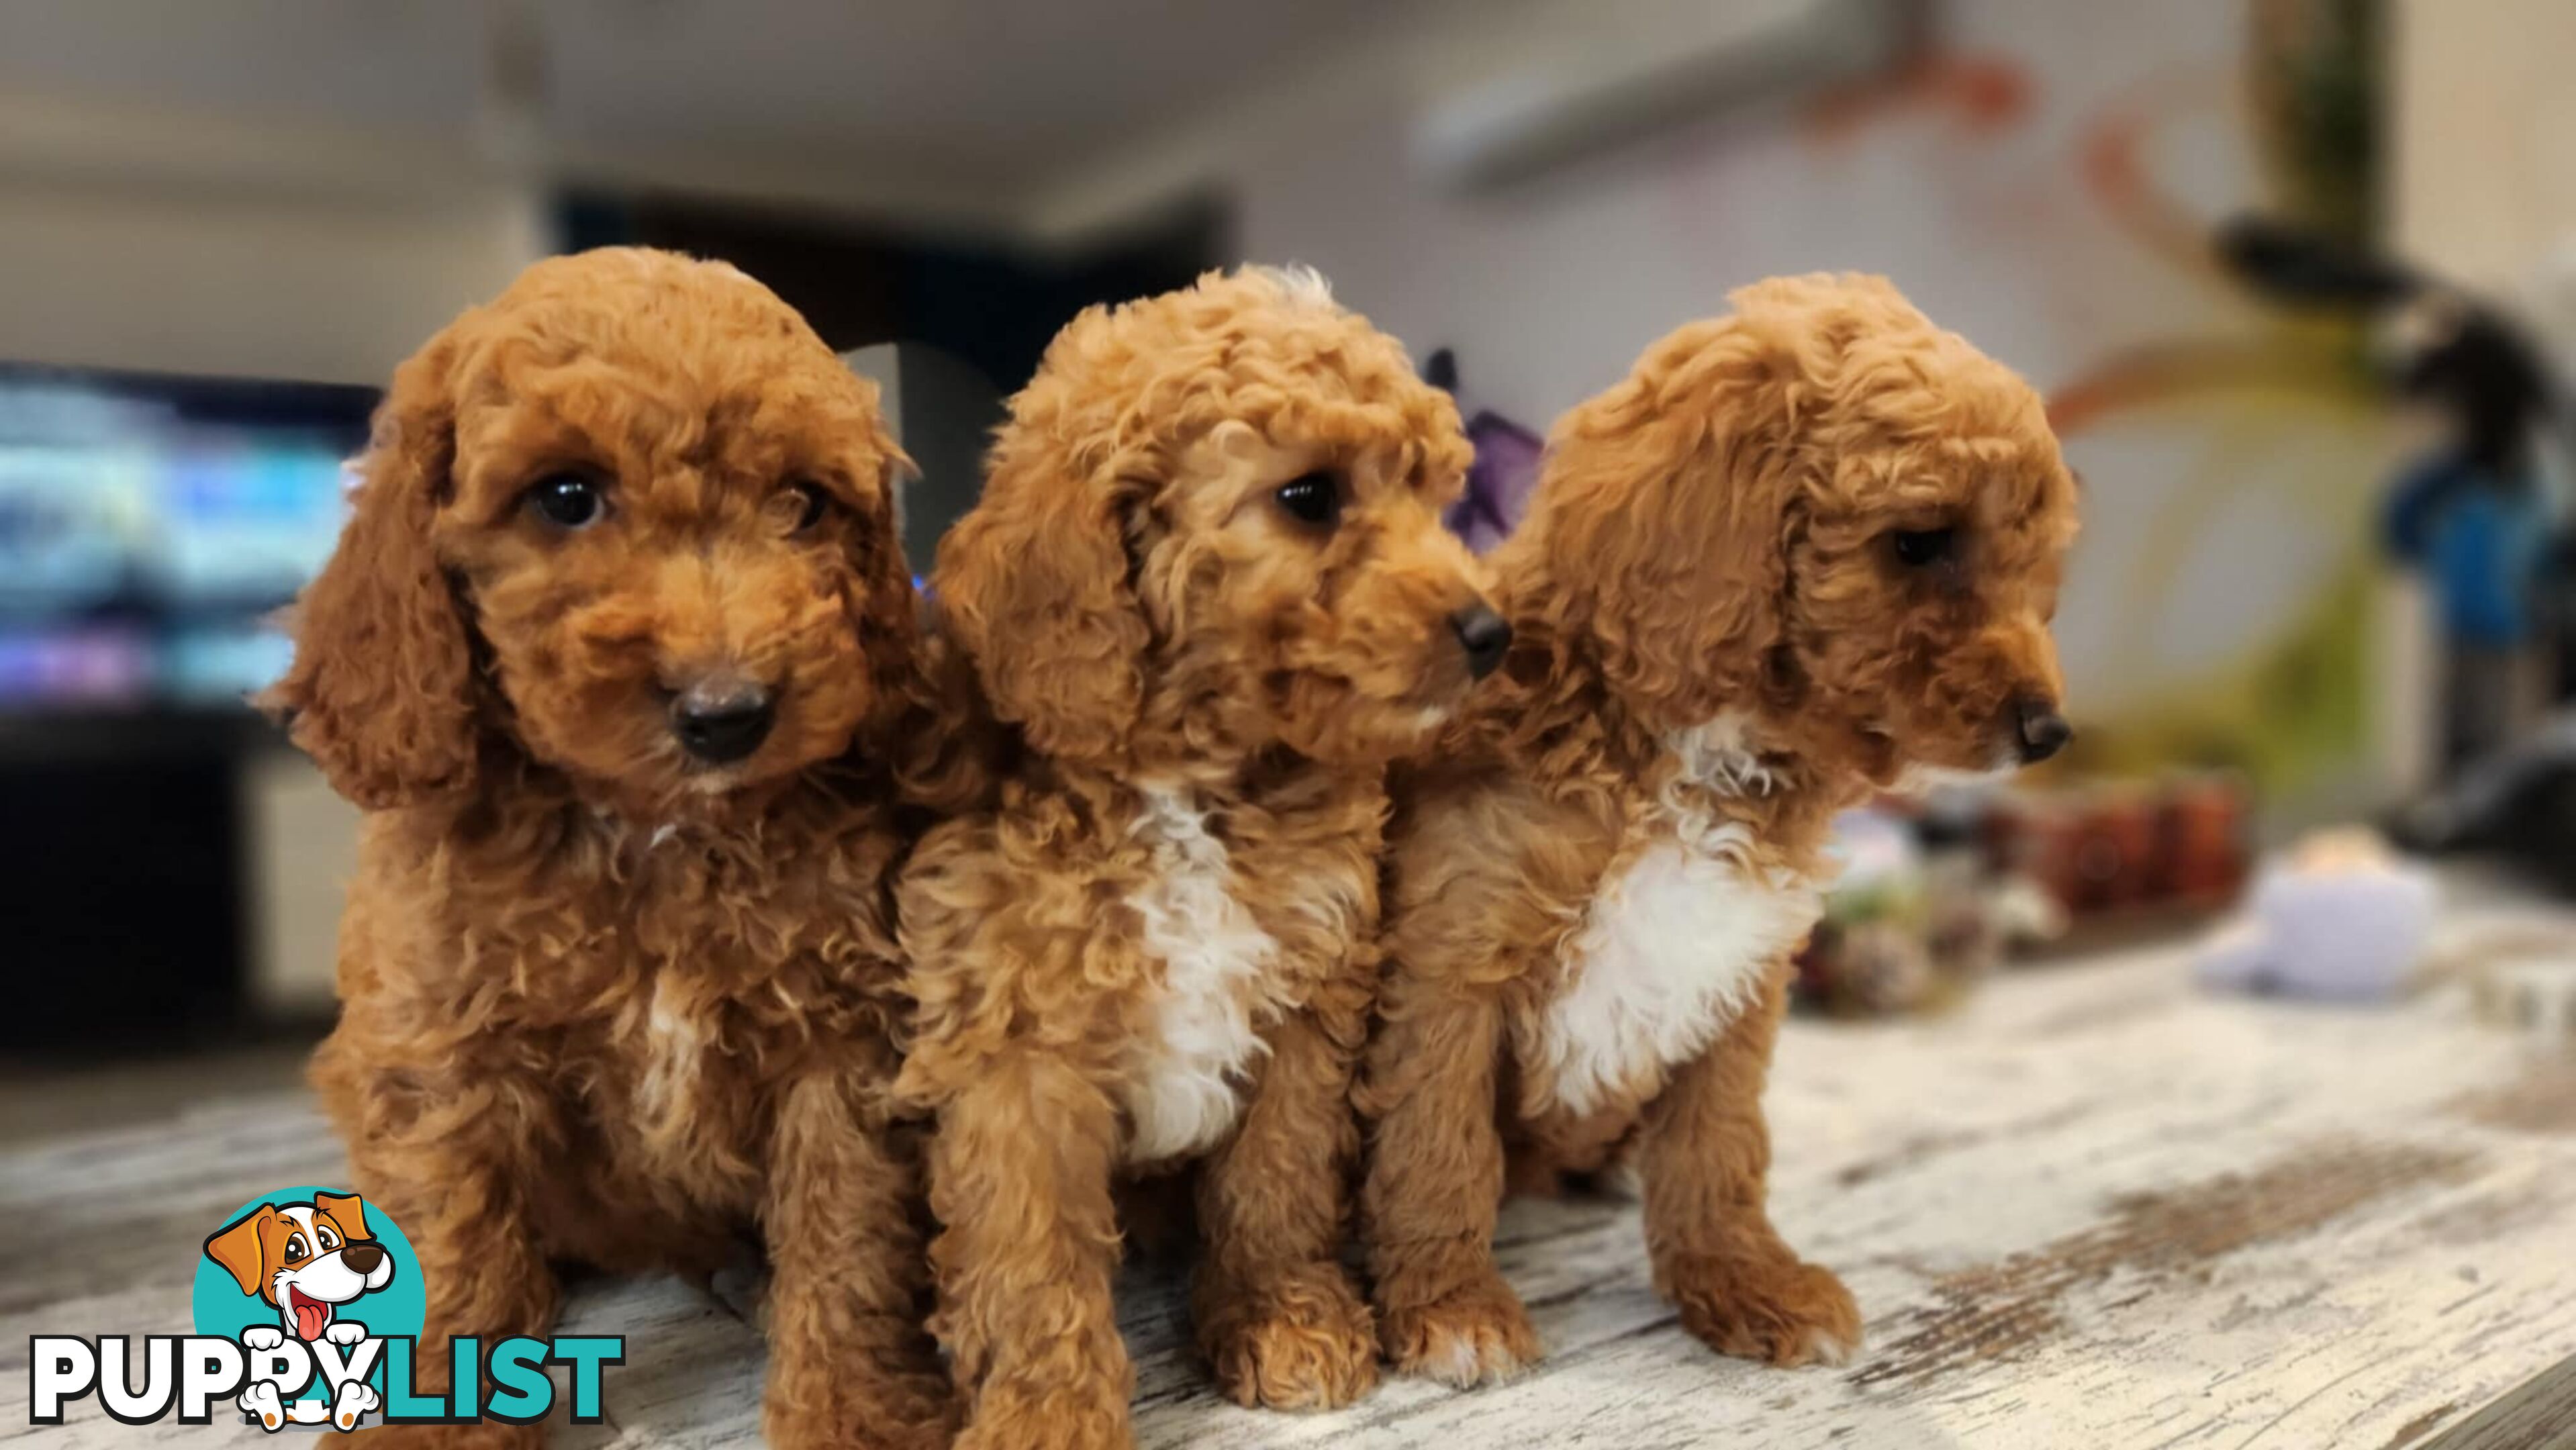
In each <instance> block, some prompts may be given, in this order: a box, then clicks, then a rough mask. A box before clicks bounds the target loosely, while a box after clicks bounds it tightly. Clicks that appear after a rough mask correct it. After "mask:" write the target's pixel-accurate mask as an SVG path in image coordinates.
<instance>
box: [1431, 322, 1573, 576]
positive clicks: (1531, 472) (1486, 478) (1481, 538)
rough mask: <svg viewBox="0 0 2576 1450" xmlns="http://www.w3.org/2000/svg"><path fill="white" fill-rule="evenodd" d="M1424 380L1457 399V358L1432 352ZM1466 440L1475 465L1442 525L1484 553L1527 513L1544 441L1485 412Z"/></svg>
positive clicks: (1476, 419) (1474, 421) (1471, 426)
mask: <svg viewBox="0 0 2576 1450" xmlns="http://www.w3.org/2000/svg"><path fill="white" fill-rule="evenodd" d="M1422 378H1423V381H1425V382H1427V383H1429V384H1431V386H1433V387H1435V388H1438V389H1440V390H1441V391H1443V392H1445V393H1448V394H1449V395H1450V396H1452V397H1456V396H1457V395H1458V354H1456V353H1455V352H1452V351H1450V350H1449V349H1448V348H1445V347H1444V348H1441V349H1439V350H1438V351H1436V352H1434V353H1432V354H1431V356H1430V357H1429V358H1428V359H1426V360H1425V361H1424V363H1423V367H1422ZM1467 441H1468V442H1469V443H1471V444H1473V445H1475V449H1476V461H1475V462H1473V463H1471V464H1469V465H1468V467H1467V492H1466V493H1465V494H1464V495H1463V496H1461V497H1460V498H1459V500H1458V502H1457V503H1455V504H1453V505H1451V506H1450V509H1449V513H1448V515H1447V517H1445V518H1444V519H1442V520H1441V521H1442V522H1443V523H1446V524H1447V525H1448V526H1449V532H1451V533H1453V534H1456V535H1457V536H1458V537H1460V538H1462V539H1465V540H1466V541H1467V547H1468V548H1470V549H1473V550H1475V551H1476V552H1477V553H1479V554H1482V553H1485V552H1486V551H1488V550H1490V549H1492V548H1493V547H1494V546H1495V545H1496V544H1499V543H1501V542H1502V541H1503V540H1505V539H1507V538H1510V537H1511V534H1512V530H1513V529H1515V528H1518V527H1519V526H1520V521H1521V516H1522V515H1523V514H1526V513H1528V512H1529V501H1530V493H1531V491H1532V490H1534V489H1536V488H1537V487H1538V465H1539V456H1540V455H1541V454H1542V453H1544V452H1546V451H1547V442H1546V440H1545V439H1542V438H1540V437H1539V436H1538V435H1537V434H1535V433H1533V432H1531V431H1530V430H1528V429H1527V428H1524V427H1522V426H1521V425H1520V424H1518V423H1515V422H1513V421H1512V420H1511V419H1509V418H1506V417H1503V416H1502V415H1501V414H1499V413H1491V412H1484V411H1479V412H1478V413H1477V414H1476V415H1475V416H1474V417H1472V418H1470V419H1468V420H1467Z"/></svg>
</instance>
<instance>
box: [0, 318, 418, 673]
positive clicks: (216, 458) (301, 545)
mask: <svg viewBox="0 0 2576 1450" xmlns="http://www.w3.org/2000/svg"><path fill="white" fill-rule="evenodd" d="M374 405H375V393H374V391H373V390H372V389H368V388H358V387H340V386H324V385H317V384H303V383H278V382H263V381H252V380H234V379H209V378H176V377H156V376H151V375H144V374H122V373H100V372H84V371H67V370H63V369H55V368H27V367H0V710H10V711H16V712H27V711H49V710H59V711H95V710H102V709H115V710H148V709H154V708H177V709H190V708H204V707H223V706H227V705H234V704H237V703H238V702H239V701H240V698H241V697H242V696H243V695H244V694H246V693H248V692H250V691H253V690H256V689H259V688H260V687H261V686H263V685H266V684H267V683H269V682H270V681H271V680H273V679H275V678H276V676H277V675H278V673H279V672H280V671H282V670H283V669H284V668H285V664H286V644H285V641H284V640H283V639H282V638H280V637H278V636H277V635H276V634H274V633H273V632H271V631H269V630H267V629H266V628H265V627H264V624H263V621H264V619H265V618H266V616H267V615H268V614H269V613H270V612H272V611H274V610H275V609H276V608H278V606H280V605H282V604H285V603H286V602H287V601H289V600H291V599H292V598H294V596H295V591H296V590H297V589H298V588H300V587H301V586H302V585H303V583H304V581H305V580H306V579H308V578H310V577H311V575H312V573H313V571H314V570H315V569H317V568H319V567H320V566H321V562H322V560H323V559H324V558H325V557H326V556H327V555H328V554H329V553H330V551H331V546H332V543H333V542H334V540H335V539H336V538H337V537H338V535H339V530H340V523H341V520H342V518H343V516H344V513H345V510H346V494H347V490H346V487H345V482H346V480H345V460H347V459H349V458H350V457H352V456H354V455H355V454H356V453H357V451H358V450H359V448H360V447H361V446H363V445H364V443H365V442H366V436H367V418H368V414H369V411H370V410H371V409H372V408H373V407H374Z"/></svg>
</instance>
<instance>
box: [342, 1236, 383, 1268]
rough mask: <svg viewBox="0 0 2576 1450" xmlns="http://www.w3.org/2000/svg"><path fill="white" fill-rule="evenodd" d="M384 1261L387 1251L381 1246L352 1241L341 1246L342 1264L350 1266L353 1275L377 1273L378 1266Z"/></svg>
mask: <svg viewBox="0 0 2576 1450" xmlns="http://www.w3.org/2000/svg"><path fill="white" fill-rule="evenodd" d="M384 1259H385V1251H384V1247H383V1245H381V1244H369V1243H359V1242H357V1241H356V1240H351V1241H350V1242H348V1243H345V1244H342V1245H341V1246H340V1262H341V1263H344V1264H346V1265H348V1266H349V1269H350V1271H351V1272H352V1273H359V1274H372V1273H374V1272H375V1271H376V1265H378V1264H380V1263H383V1262H384Z"/></svg>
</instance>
